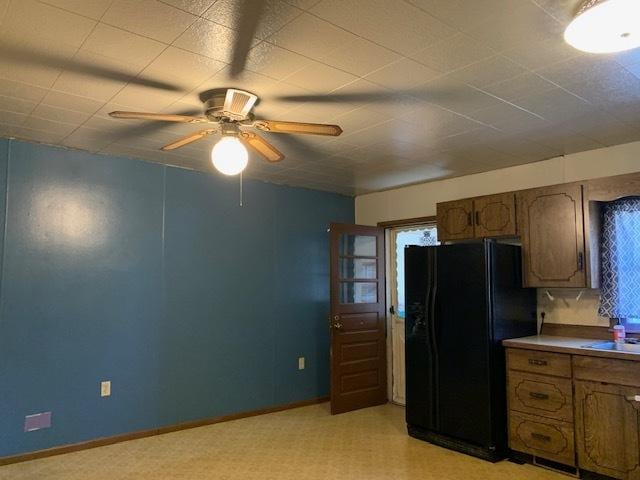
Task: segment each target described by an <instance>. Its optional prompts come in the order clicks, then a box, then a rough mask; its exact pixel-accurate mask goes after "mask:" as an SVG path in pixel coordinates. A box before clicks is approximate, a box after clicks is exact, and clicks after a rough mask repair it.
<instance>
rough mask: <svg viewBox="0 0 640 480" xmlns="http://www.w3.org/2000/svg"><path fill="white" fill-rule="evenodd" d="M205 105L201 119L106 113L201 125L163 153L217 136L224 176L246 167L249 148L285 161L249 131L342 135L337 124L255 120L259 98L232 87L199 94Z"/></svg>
mask: <svg viewBox="0 0 640 480" xmlns="http://www.w3.org/2000/svg"><path fill="white" fill-rule="evenodd" d="M200 98H201V99H202V100H203V102H204V115H203V116H190V115H173V114H164V113H146V112H123V111H115V112H111V113H109V115H111V116H112V117H115V118H123V119H137V120H159V121H163V122H178V123H194V124H195V123H201V124H208V127H207V128H204V129H202V130H199V131H197V132H194V133H191V134H189V135H186V136H184V137H182V138H179V139H177V140H176V141H175V142H171V143H169V144H167V145H165V146H164V147H162V150H165V151H168V150H175V149H176V148H180V147H184V146H185V145H188V144H190V143H192V142H195V141H197V140H201V139H203V138H205V137H208V136H210V135H214V134H218V133H220V134H221V135H222V138H221V140H220V141H218V143H216V145H214V147H213V150H212V151H211V160H212V162H213V164H214V166H215V167H216V168H217V169H218V170H219V171H220V172H222V173H224V174H226V175H237V174H238V173H240V172H242V171H243V170H244V169H245V167H246V166H247V162H248V154H247V150H246V148H245V146H246V147H249V148H251V149H252V150H253V151H255V152H256V153H258V154H259V155H261V156H262V157H264V158H265V159H266V160H267V161H269V162H271V163H275V162H279V161H281V160H282V159H283V158H284V155H283V154H282V152H280V151H279V150H278V149H277V148H276V147H274V146H273V145H271V144H270V143H269V142H267V141H266V140H265V139H264V138H263V137H261V136H260V135H258V134H256V133H255V132H252V131H251V130H252V129H254V128H256V129H258V130H261V131H263V132H269V133H293V134H308V135H328V136H333V137H337V136H338V135H340V134H341V133H342V129H341V128H340V127H339V126H338V125H328V124H321V123H301V122H285V121H279V120H262V119H256V118H255V115H254V114H253V107H254V106H255V104H256V102H257V101H258V97H257V96H256V95H254V94H253V93H250V92H246V91H244V90H238V89H235V88H221V89H214V90H209V91H207V92H204V93H203V94H201V96H200Z"/></svg>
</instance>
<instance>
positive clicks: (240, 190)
mask: <svg viewBox="0 0 640 480" xmlns="http://www.w3.org/2000/svg"><path fill="white" fill-rule="evenodd" d="M240 206H241V207H242V206H243V205H242V172H240Z"/></svg>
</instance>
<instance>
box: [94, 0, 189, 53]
mask: <svg viewBox="0 0 640 480" xmlns="http://www.w3.org/2000/svg"><path fill="white" fill-rule="evenodd" d="M196 19H197V17H196V16H195V15H192V14H190V13H187V12H185V11H183V10H179V9H177V8H174V7H171V6H169V5H166V4H164V3H161V2H159V1H157V0H136V1H135V2H132V1H131V0H115V1H114V2H113V3H112V4H111V6H110V7H109V9H108V10H107V12H106V13H105V14H104V15H103V17H102V19H101V21H102V22H104V23H106V24H109V25H112V26H114V27H118V28H122V29H123V30H127V31H129V32H133V33H136V34H138V35H143V36H145V37H150V38H153V39H154V40H158V41H160V42H164V43H171V42H172V41H173V40H175V39H176V38H177V37H178V36H179V35H180V34H182V33H183V32H184V31H185V30H186V29H187V28H188V27H189V26H190V25H191V24H192V23H193V22H194V21H195V20H196Z"/></svg>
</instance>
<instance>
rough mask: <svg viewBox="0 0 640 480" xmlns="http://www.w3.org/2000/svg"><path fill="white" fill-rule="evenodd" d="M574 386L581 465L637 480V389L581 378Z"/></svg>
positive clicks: (639, 469) (639, 448) (639, 443)
mask: <svg viewBox="0 0 640 480" xmlns="http://www.w3.org/2000/svg"><path fill="white" fill-rule="evenodd" d="M575 389H576V392H575V404H576V411H575V418H576V425H575V428H576V443H577V450H578V463H579V465H580V467H581V468H583V469H585V470H589V471H591V472H595V473H601V474H604V475H608V476H610V477H614V478H620V479H625V480H638V479H640V440H639V439H638V435H639V432H640V415H639V412H640V402H639V401H636V398H638V399H639V400H640V389H638V388H634V387H622V386H618V385H610V384H604V383H596V382H582V381H577V382H576V383H575ZM636 395H639V396H638V397H636Z"/></svg>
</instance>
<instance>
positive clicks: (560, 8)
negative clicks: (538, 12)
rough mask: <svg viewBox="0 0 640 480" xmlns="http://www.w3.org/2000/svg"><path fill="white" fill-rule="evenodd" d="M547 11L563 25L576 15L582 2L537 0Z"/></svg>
mask: <svg viewBox="0 0 640 480" xmlns="http://www.w3.org/2000/svg"><path fill="white" fill-rule="evenodd" d="M535 1H536V4H537V5H538V6H540V8H542V9H543V10H544V11H545V12H547V13H548V14H549V15H551V16H552V17H553V18H555V19H556V20H558V21H559V22H560V23H562V24H563V25H568V24H569V23H570V22H571V20H572V19H573V18H574V17H575V15H576V11H577V9H578V8H579V7H580V4H576V2H575V1H574V0H535Z"/></svg>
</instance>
